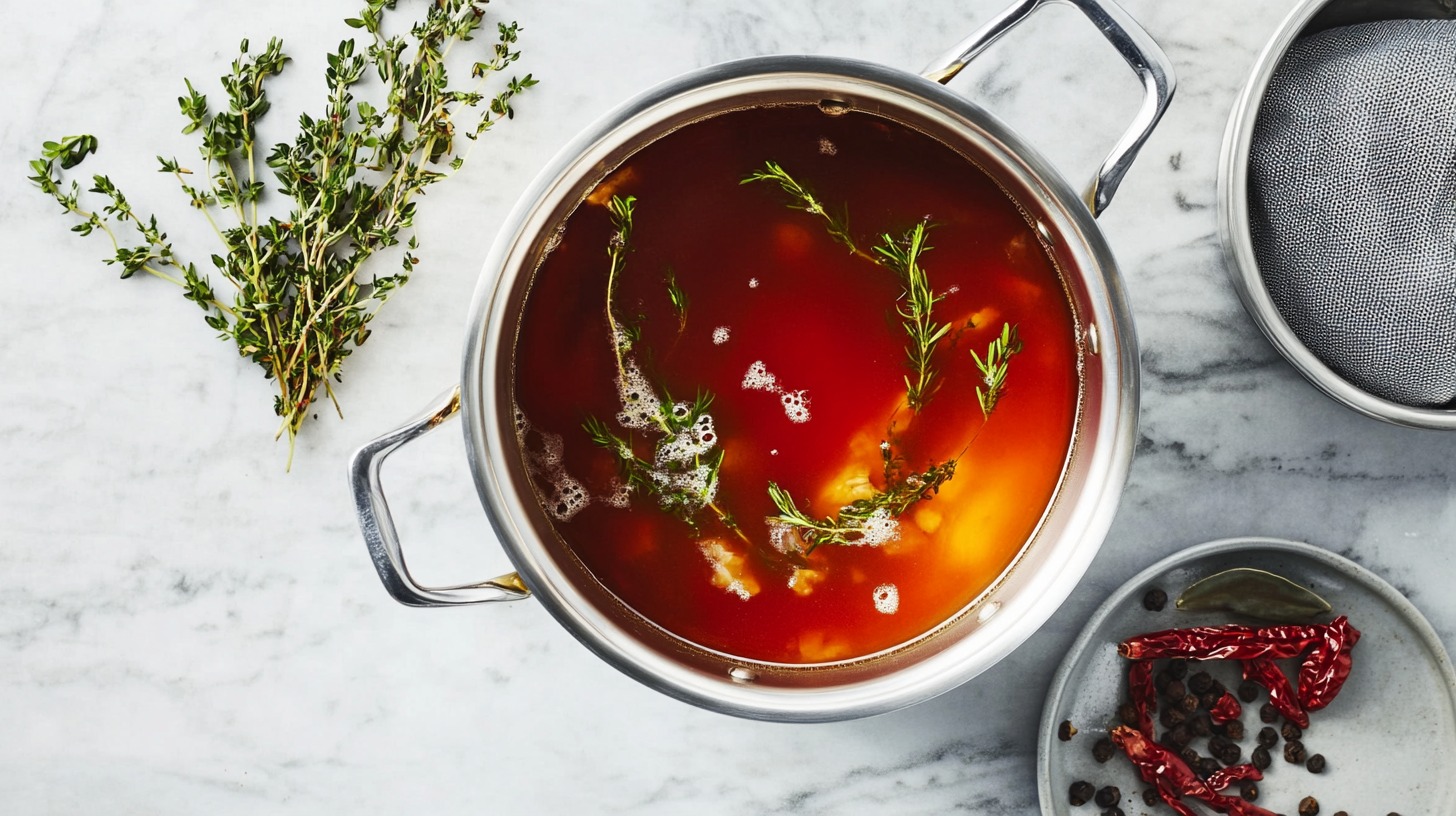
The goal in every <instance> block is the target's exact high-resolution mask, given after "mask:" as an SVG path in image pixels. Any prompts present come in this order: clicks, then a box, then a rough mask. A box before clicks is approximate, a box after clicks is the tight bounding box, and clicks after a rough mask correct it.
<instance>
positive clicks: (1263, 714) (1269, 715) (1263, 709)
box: [1259, 703, 1279, 723]
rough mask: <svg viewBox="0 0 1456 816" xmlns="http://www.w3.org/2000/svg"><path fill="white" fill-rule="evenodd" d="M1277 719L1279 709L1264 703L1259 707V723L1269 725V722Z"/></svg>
mask: <svg viewBox="0 0 1456 816" xmlns="http://www.w3.org/2000/svg"><path fill="white" fill-rule="evenodd" d="M1277 719H1279V709H1277V708H1275V707H1274V706H1273V705H1272V704H1270V703H1265V704H1263V705H1261V706H1259V721H1260V722H1266V723H1271V722H1274V721H1275V720H1277Z"/></svg>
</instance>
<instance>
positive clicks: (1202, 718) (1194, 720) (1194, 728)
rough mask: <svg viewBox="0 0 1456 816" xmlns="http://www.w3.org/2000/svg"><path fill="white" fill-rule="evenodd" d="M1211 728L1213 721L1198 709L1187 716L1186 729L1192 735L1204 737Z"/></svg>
mask: <svg viewBox="0 0 1456 816" xmlns="http://www.w3.org/2000/svg"><path fill="white" fill-rule="evenodd" d="M1212 730H1213V723H1212V720H1209V719H1208V715H1207V714H1205V713H1203V712H1201V711H1200V712H1198V713H1197V714H1195V715H1193V716H1192V717H1189V718H1188V731H1189V733H1191V734H1192V735H1193V736H1195V737H1206V736H1208V734H1209V732H1210V731H1212Z"/></svg>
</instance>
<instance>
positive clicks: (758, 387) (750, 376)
mask: <svg viewBox="0 0 1456 816" xmlns="http://www.w3.org/2000/svg"><path fill="white" fill-rule="evenodd" d="M743 387H744V388H745V389H747V390H749V391H778V390H779V381H778V378H776V377H774V375H772V374H770V373H768V366H766V365H764V363H763V361H762V360H754V361H753V363H752V364H750V365H749V366H748V371H747V372H746V373H745V374H744V375H743Z"/></svg>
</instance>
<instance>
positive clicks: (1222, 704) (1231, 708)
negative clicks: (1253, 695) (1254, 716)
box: [1208, 691, 1244, 725]
mask: <svg viewBox="0 0 1456 816" xmlns="http://www.w3.org/2000/svg"><path fill="white" fill-rule="evenodd" d="M1243 713H1244V707H1243V706H1242V705H1240V704H1239V700H1238V698H1237V697H1235V696H1233V695H1232V694H1230V693H1228V692H1227V691H1225V692H1224V693H1223V696H1222V697H1220V698H1218V702H1216V703H1214V704H1213V708H1210V709H1209V710H1208V716H1209V718H1210V719H1212V720H1213V722H1214V724H1215V725H1223V724H1224V723H1226V722H1228V721H1229V720H1237V719H1238V718H1239V717H1240V716H1241V715H1242V714H1243Z"/></svg>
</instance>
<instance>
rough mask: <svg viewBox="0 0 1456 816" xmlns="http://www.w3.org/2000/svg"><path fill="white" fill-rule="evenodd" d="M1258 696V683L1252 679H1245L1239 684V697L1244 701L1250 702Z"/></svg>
mask: <svg viewBox="0 0 1456 816" xmlns="http://www.w3.org/2000/svg"><path fill="white" fill-rule="evenodd" d="M1258 696H1259V684H1258V683H1255V682H1254V681H1253V680H1245V681H1244V682H1242V683H1240V684H1239V699H1240V700H1243V701H1244V702H1246V703H1252V702H1254V700H1255V699H1256V698H1258Z"/></svg>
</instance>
